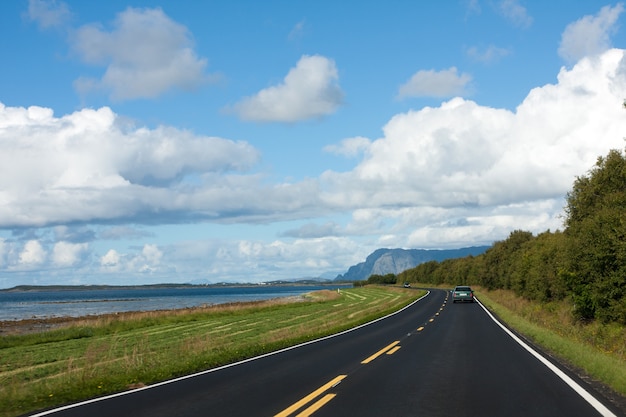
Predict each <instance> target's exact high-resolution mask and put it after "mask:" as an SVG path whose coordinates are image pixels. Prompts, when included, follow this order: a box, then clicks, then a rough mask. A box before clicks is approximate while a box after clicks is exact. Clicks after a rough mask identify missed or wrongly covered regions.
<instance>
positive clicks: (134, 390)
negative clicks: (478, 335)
mask: <svg viewBox="0 0 626 417" xmlns="http://www.w3.org/2000/svg"><path fill="white" fill-rule="evenodd" d="M429 294H430V291H428V290H426V294H424V295H423V296H421V297H420V298H418V299H417V300H415V301H413V302H412V303H411V304H408V305H406V306H404V307H403V308H401V309H400V310H398V311H394V312H393V313H391V314H387V315H386V316H384V317H380V318H377V319H376V320H372V321H368V322H367V323H364V324H361V325H360V326H357V327H352V328H350V329H348V330H344V331H342V332H339V333H335V334H331V335H329V336H324V337H321V338H319V339H314V340H309V341H308V342H303V343H300V344H298V345H294V346H289V347H286V348H282V349H280V350H275V351H273V352H268V353H264V354H263V355H259V356H255V357H253V358H248V359H244V360H241V361H239V362H234V363H229V364H226V365H222V366H219V367H217V368H211V369H207V370H206V371H201V372H196V373H195V374H189V375H184V376H181V377H178V378H174V379H169V380H167V381H161V382H157V383H155V384H152V385H146V386H145V387H141V388H136V389H133V390H128V391H122V392H117V393H115V394H110V395H106V396H104V397H98V398H92V399H90V400H85V401H81V402H78V403H73V404H68V405H65V406H62V407H59V408H53V409H51V410H46V411H42V412H40V413H37V414H32V415H30V416H29V417H41V416H47V415H50V414H54V413H57V412H59V411H65V410H69V409H71V408H77V407H81V406H83V405H87V404H92V403H96V402H99V401H105V400H109V399H111V398H116V397H121V396H123V395H129V394H133V393H136V392H139V391H144V390H148V389H151V388H156V387H160V386H162V385H167V384H172V383H174V382H179V381H183V380H185V379H190V378H195V377H198V376H202V375H206V374H209V373H211V372H217V371H220V370H222V369H226V368H230V367H232V366H237V365H241V364H244V363H247V362H252V361H255V360H257V359H262V358H265V357H268V356H272V355H277V354H279V353H283V352H287V351H289V350H292V349H297V348H299V347H302V346H306V345H310V344H313V343H317V342H321V341H323V340H327V339H331V338H333V337H337V336H341V335H343V334H346V333H350V332H353V331H355V330H358V329H361V328H363V327H365V326H369V325H370V324H374V323H376V322H378V321H381V320H384V319H386V318H388V317H391V316H394V315H396V314H398V313H400V312H402V311H404V310H406V309H407V308H409V307H411V306H412V305H413V304H415V303H417V302H419V301H421V300H422V299H424V298H425V297H427V296H428V295H429ZM615 417H617V416H615Z"/></svg>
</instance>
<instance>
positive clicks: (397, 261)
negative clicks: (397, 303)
mask: <svg viewBox="0 0 626 417" xmlns="http://www.w3.org/2000/svg"><path fill="white" fill-rule="evenodd" d="M490 247H491V246H472V247H468V248H461V249H441V250H439V249H377V250H375V251H374V252H372V253H371V254H370V255H369V256H368V257H367V258H366V259H365V262H361V263H359V264H356V265H354V266H351V267H350V268H349V269H348V271H347V272H346V273H345V274H339V275H337V277H336V278H335V281H364V280H366V279H367V278H369V277H370V276H371V275H374V274H376V275H386V274H399V273H400V272H403V271H406V270H407V269H411V268H415V267H416V266H417V265H420V264H423V263H425V262H429V261H438V262H441V261H443V260H446V259H452V258H464V257H466V256H468V255H472V256H477V255H480V254H482V253H484V252H485V251H486V250H487V249H489V248H490Z"/></svg>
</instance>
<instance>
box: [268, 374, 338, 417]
mask: <svg viewBox="0 0 626 417" xmlns="http://www.w3.org/2000/svg"><path fill="white" fill-rule="evenodd" d="M346 376H347V375H339V376H337V377H335V378H334V379H332V380H330V381H329V382H327V383H326V384H324V385H322V386H321V387H319V388H318V389H316V390H315V391H313V392H312V393H310V394H309V395H307V396H306V397H304V398H302V399H301V400H300V401H298V402H296V403H294V404H292V405H291V406H289V407H287V408H285V409H284V410H283V411H281V412H280V413H278V414H276V415H275V416H274V417H287V416H290V415H291V414H293V413H295V412H296V411H297V410H299V409H300V408H302V407H304V406H305V405H306V404H308V403H310V402H311V401H313V400H314V399H315V398H317V397H319V396H320V395H322V394H323V393H324V392H326V391H328V390H329V389H331V388H332V387H334V386H335V385H337V384H339V383H340V382H341V381H342V380H343V379H344V378H345V377H346ZM330 395H331V396H330V397H329V396H328V395H326V396H324V397H323V398H321V399H320V400H318V401H316V402H315V403H314V404H312V405H311V406H310V407H309V408H307V409H306V410H304V411H302V413H300V414H298V416H308V415H311V414H312V413H313V411H315V410H317V409H319V408H320V407H322V406H323V405H324V404H326V403H327V402H328V401H330V400H332V399H333V398H334V397H335V394H330ZM316 406H317V408H315V409H313V408H314V407H316ZM311 409H313V410H312V411H310V412H309V414H305V413H306V412H307V411H308V410H311Z"/></svg>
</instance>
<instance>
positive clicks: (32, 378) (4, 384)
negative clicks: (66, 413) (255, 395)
mask: <svg viewBox="0 0 626 417" xmlns="http://www.w3.org/2000/svg"><path fill="white" fill-rule="evenodd" d="M421 295H423V292H419V291H414V290H404V289H401V288H384V287H364V288H354V289H345V290H342V291H341V292H340V293H338V292H332V291H323V292H320V293H315V294H312V295H311V296H310V297H308V298H307V299H306V300H305V301H302V302H292V303H285V302H284V301H278V302H277V301H273V302H256V303H249V304H248V303H244V304H242V305H239V306H223V307H222V308H214V307H212V308H207V309H188V310H186V311H182V312H181V311H178V310H177V311H175V312H160V313H158V312H151V313H144V314H136V315H130V317H129V316H123V317H119V318H117V319H116V318H110V317H107V318H106V319H103V320H100V321H98V320H96V321H94V320H91V321H89V320H88V321H85V323H82V324H80V325H78V326H73V327H68V328H63V329H58V330H52V331H47V332H44V333H38V334H30V335H21V336H2V337H0V416H1V417H13V416H16V415H20V414H24V413H27V412H30V411H33V410H37V409H42V408H46V407H51V406H54V405H59V404H64V403H68V402H75V401H79V400H82V399H86V398H90V397H94V396H100V395H105V394H109V393H113V392H119V391H123V390H126V389H129V388H134V387H137V386H142V385H145V384H151V383H155V382H157V381H162V380H166V379H169V378H173V377H177V376H181V375H185V374H189V373H193V372H197V371H200V370H204V369H209V368H213V367H216V366H219V365H223V364H226V363H231V362H235V361H237V360H241V359H244V358H249V357H252V356H255V355H259V354H262V353H266V352H270V351H273V350H277V349H280V348H283V347H286V346H290V345H293V344H297V343H300V342H304V341H308V340H312V339H314V338H318V337H321V336H325V335H328V334H332V333H336V332H338V331H342V330H345V329H348V328H351V327H354V326H356V325H359V324H362V323H365V322H367V321H370V320H372V319H374V318H378V317H381V316H383V315H385V314H388V313H390V312H392V311H396V310H398V309H399V308H401V307H403V306H405V305H407V304H409V303H410V302H412V301H413V300H415V299H416V298H418V297H419V296H421Z"/></svg>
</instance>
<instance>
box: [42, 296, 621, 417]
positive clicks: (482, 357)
mask: <svg viewBox="0 0 626 417" xmlns="http://www.w3.org/2000/svg"><path fill="white" fill-rule="evenodd" d="M447 295H448V293H447V292H445V291H440V290H434V291H432V292H431V293H430V294H429V295H428V296H426V297H425V298H423V299H422V300H420V301H418V302H417V303H415V304H413V305H412V306H410V307H409V308H407V309H405V310H403V311H402V312H400V313H398V314H395V315H393V316H391V317H388V318H385V319H383V320H380V321H377V322H375V323H372V324H369V325H367V326H363V327H361V328H359V329H357V330H354V331H351V332H347V333H344V334H341V335H339V336H336V337H332V338H327V339H324V340H321V341H317V342H315V343H310V344H306V345H304V346H300V347H297V348H295V349H289V350H285V351H282V352H280V353H277V354H272V355H266V356H264V357H261V358H258V359H254V360H250V361H246V362H244V363H241V364H238V365H235V366H228V367H224V368H222V369H218V370H213V371H210V372H206V373H203V374H198V375H195V376H192V377H188V378H183V379H179V380H177V381H174V382H168V383H163V384H158V385H156V386H152V387H148V388H145V389H141V390H137V391H133V392H130V393H125V394H123V395H118V396H112V397H109V398H107V399H101V400H96V401H91V402H88V403H84V404H81V405H75V406H70V407H67V408H64V409H59V410H56V411H50V412H46V413H40V414H37V415H38V416H43V415H52V416H54V417H61V416H63V417H70V416H76V417H85V416H89V417H99V416H103V417H104V416H106V417H109V416H112V415H115V416H118V417H121V416H132V417H141V416H146V417H148V416H149V417H158V416H163V417H174V416H228V417H232V416H281V417H286V416H297V415H302V416H306V415H311V414H314V415H315V417H323V416H333V417H337V416H361V417H365V416H376V417H381V416H449V415H457V416H481V417H485V416H497V417H500V416H507V417H514V416H524V417H526V416H550V417H554V416H567V417H576V416H585V417H586V416H601V415H604V416H613V415H615V416H623V415H624V414H620V412H619V411H618V410H616V409H614V408H612V406H611V405H610V404H608V402H607V401H605V400H604V399H603V398H602V397H601V396H600V394H599V393H597V392H594V391H593V390H592V388H591V387H589V386H587V385H586V384H585V382H584V381H581V380H579V379H578V378H576V377H575V376H572V375H569V374H568V373H567V372H566V371H565V374H566V376H565V378H566V379H567V378H568V376H567V375H569V378H572V380H573V381H574V388H572V386H570V385H568V384H567V383H566V382H564V381H563V379H561V378H560V377H559V376H557V374H556V373H555V372H554V371H552V370H550V369H549V367H548V366H552V365H548V366H547V365H546V364H544V363H542V362H540V361H539V360H538V359H537V358H536V357H534V356H533V355H532V354H531V353H529V351H527V350H526V349H525V348H524V347H522V346H521V345H520V344H518V343H517V342H516V341H515V340H514V339H513V337H511V335H509V334H508V333H507V332H506V330H505V329H503V328H502V327H500V326H499V325H498V324H497V323H496V322H495V321H493V320H492V319H491V318H490V316H489V315H488V313H487V312H486V311H485V310H484V309H483V308H482V307H481V305H479V304H478V303H473V304H469V303H468V304H453V303H452V302H451V301H449V300H448V299H447ZM557 372H560V371H558V370H557ZM576 384H578V385H576ZM578 386H581V387H582V388H584V389H586V390H589V391H581V392H580V393H579V392H577V391H576V389H578ZM585 397H588V398H587V399H586V398H585ZM300 413H302V414H300Z"/></svg>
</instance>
